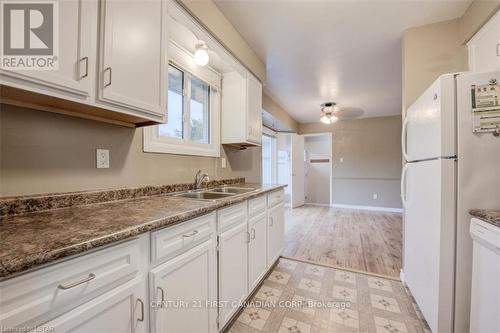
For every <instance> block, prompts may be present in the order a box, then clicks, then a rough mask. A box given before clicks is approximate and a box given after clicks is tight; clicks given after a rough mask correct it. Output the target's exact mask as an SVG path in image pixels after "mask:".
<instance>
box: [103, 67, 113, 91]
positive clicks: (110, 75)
mask: <svg viewBox="0 0 500 333" xmlns="http://www.w3.org/2000/svg"><path fill="white" fill-rule="evenodd" d="M108 71H109V82H108V83H106V84H105V85H104V87H109V86H110V85H111V80H112V78H113V76H112V75H113V70H112V69H111V67H108V68H106V69H105V70H104V73H106V72H108Z"/></svg>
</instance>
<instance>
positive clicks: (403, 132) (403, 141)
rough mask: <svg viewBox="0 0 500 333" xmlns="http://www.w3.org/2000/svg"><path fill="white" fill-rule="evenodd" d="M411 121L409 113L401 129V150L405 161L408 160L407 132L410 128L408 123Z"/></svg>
mask: <svg viewBox="0 0 500 333" xmlns="http://www.w3.org/2000/svg"><path fill="white" fill-rule="evenodd" d="M409 122H410V118H409V117H408V115H407V116H406V117H405V119H404V120H403V126H402V129H401V151H402V152H403V158H404V159H405V161H408V151H407V147H406V146H407V142H408V140H407V138H406V133H407V128H408V123H409Z"/></svg>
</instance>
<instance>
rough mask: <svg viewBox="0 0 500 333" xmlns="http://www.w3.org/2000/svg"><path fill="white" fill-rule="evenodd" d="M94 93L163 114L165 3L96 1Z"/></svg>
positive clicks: (120, 102) (126, 105)
mask: <svg viewBox="0 0 500 333" xmlns="http://www.w3.org/2000/svg"><path fill="white" fill-rule="evenodd" d="M101 9H102V10H101V16H102V22H101V27H102V28H101V30H102V31H101V41H102V45H101V49H102V59H101V66H100V72H99V73H100V77H99V86H100V95H99V98H100V99H101V100H103V101H106V102H109V103H113V104H116V105H121V106H124V107H128V108H133V109H136V110H138V111H142V112H147V113H152V114H158V115H163V114H165V113H166V90H167V82H166V80H167V72H166V62H167V59H166V52H165V49H166V47H167V43H166V36H167V31H166V24H165V21H166V19H167V13H166V2H164V1H162V0H149V1H118V0H103V1H102V2H101Z"/></svg>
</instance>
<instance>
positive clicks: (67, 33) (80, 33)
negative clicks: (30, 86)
mask: <svg viewBox="0 0 500 333" xmlns="http://www.w3.org/2000/svg"><path fill="white" fill-rule="evenodd" d="M57 3H58V6H59V36H57V37H58V38H59V39H58V41H59V47H58V49H59V56H58V64H59V69H57V70H50V71H45V70H43V71H42V70H40V71H4V70H2V71H1V73H2V74H5V75H9V76H13V77H17V78H20V79H23V80H27V81H31V82H35V83H37V84H40V85H42V86H48V87H52V88H57V89H60V90H63V91H67V92H71V93H74V94H78V95H84V96H88V95H89V94H90V89H91V84H92V83H93V82H94V69H95V63H96V50H95V47H94V43H95V38H93V34H92V32H95V31H93V30H92V27H95V26H96V25H97V19H96V17H97V3H96V2H94V1H83V0H79V1H76V0H75V1H62V0H58V1H57Z"/></svg>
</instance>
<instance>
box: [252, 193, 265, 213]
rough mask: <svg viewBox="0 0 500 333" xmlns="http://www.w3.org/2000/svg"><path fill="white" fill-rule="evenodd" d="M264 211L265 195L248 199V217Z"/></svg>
mask: <svg viewBox="0 0 500 333" xmlns="http://www.w3.org/2000/svg"><path fill="white" fill-rule="evenodd" d="M265 211H266V195H265V194H264V195H261V196H260V197H257V198H254V199H250V200H248V217H249V218H250V217H254V216H257V215H259V214H262V213H264V212H265Z"/></svg>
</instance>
